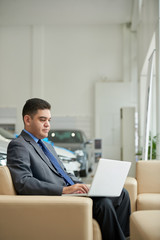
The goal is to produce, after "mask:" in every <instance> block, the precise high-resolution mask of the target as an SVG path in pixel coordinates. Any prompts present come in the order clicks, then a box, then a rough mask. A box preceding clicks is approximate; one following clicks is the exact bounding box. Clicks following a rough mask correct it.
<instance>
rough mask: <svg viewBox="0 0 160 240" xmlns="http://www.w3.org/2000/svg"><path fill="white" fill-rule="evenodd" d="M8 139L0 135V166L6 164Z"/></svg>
mask: <svg viewBox="0 0 160 240" xmlns="http://www.w3.org/2000/svg"><path fill="white" fill-rule="evenodd" d="M9 142H10V140H8V139H6V138H4V137H3V136H1V135H0V166H4V165H6V161H7V146H8V144H9Z"/></svg>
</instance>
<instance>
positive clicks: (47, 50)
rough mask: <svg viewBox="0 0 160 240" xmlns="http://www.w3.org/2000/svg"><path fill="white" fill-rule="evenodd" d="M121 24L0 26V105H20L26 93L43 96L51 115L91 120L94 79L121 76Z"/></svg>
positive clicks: (109, 78)
mask: <svg viewBox="0 0 160 240" xmlns="http://www.w3.org/2000/svg"><path fill="white" fill-rule="evenodd" d="M122 33H123V28H122V26H121V25H104V26H96V25H95V26H94V25H88V26H86V25H78V26H64V25H63V26H58V25H57V26H55V25H45V26H41V25H35V26H29V25H27V26H11V25H10V26H0V86H1V87H0V89H1V94H0V107H12V106H13V107H16V108H17V114H18V115H17V126H16V128H17V131H18V132H19V131H20V130H21V128H22V127H23V124H22V121H21V108H22V106H23V104H24V102H25V100H26V99H28V98H30V97H44V98H45V99H46V100H48V101H50V102H51V104H52V106H53V114H54V115H56V116H59V115H60V116H66V115H67V116H81V117H84V116H86V117H89V118H90V119H91V122H90V124H91V133H90V134H91V135H92V136H93V134H94V84H95V82H96V81H97V80H103V79H105V80H106V79H108V80H111V81H113V80H114V81H118V80H122V60H121V59H122V56H123V52H122Z"/></svg>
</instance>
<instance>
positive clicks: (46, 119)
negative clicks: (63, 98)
mask: <svg viewBox="0 0 160 240" xmlns="http://www.w3.org/2000/svg"><path fill="white" fill-rule="evenodd" d="M50 120H51V112H50V110H49V109H43V110H41V109H40V110H38V111H37V113H36V114H35V115H34V116H33V117H31V116H29V115H25V116H24V123H25V129H26V130H27V131H28V132H30V133H31V134H33V135H34V136H35V137H37V138H38V139H43V138H46V137H48V132H49V130H50Z"/></svg>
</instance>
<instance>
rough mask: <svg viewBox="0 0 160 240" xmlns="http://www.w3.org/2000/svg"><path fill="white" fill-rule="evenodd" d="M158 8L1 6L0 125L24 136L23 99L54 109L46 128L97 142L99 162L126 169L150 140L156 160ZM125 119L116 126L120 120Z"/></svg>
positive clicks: (122, 3)
mask: <svg viewBox="0 0 160 240" xmlns="http://www.w3.org/2000/svg"><path fill="white" fill-rule="evenodd" d="M159 29H160V22H159V1H158V0H93V1H90V0H87V1H86V0H85V1H84V0H81V1H78V0H76V1H75V0H67V1H66V0H53V1H50V0H32V1H25V0H24V1H21V0H16V1H12V0H0V125H1V126H3V127H6V128H8V129H9V130H12V131H15V132H16V133H17V134H18V133H20V131H21V130H22V129H23V121H22V117H21V110H22V107H23V105H24V102H25V101H26V100H27V99H28V98H32V97H40V98H44V99H46V100H48V101H49V102H50V103H51V105H52V116H53V118H52V122H51V127H52V128H73V129H82V130H83V131H85V133H86V135H87V136H88V137H89V138H91V139H101V140H102V157H104V158H111V159H122V160H129V161H132V163H133V164H132V166H133V173H131V175H134V171H135V169H134V167H135V160H136V152H141V151H142V150H143V146H144V128H145V126H146V118H145V116H146V102H147V93H148V79H150V75H149V74H150V71H149V67H150V60H149V59H150V57H151V56H153V55H154V56H153V59H152V60H153V64H152V65H153V73H152V76H153V78H152V93H153V94H152V101H151V111H150V116H151V118H150V132H151V134H152V136H157V152H156V154H157V156H156V158H157V159H160V146H159V145H160V140H159V136H160V111H159V109H160V97H159V96H160V94H159V92H160V79H159V76H160V66H159V61H160V53H159V45H160V39H159ZM122 115H123V116H124V117H122V118H121V116H122Z"/></svg>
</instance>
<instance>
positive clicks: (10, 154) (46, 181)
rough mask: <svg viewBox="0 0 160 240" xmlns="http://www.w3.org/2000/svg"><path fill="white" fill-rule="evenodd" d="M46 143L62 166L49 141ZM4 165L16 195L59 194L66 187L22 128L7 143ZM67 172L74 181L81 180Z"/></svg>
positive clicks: (38, 147) (41, 151)
mask: <svg viewBox="0 0 160 240" xmlns="http://www.w3.org/2000/svg"><path fill="white" fill-rule="evenodd" d="M45 144H46V145H47V147H48V148H49V150H50V151H51V152H52V154H53V155H54V156H55V157H56V159H57V160H58V162H59V163H60V165H61V167H62V168H63V169H65V168H64V166H63V164H62V162H61V161H60V159H59V158H58V156H57V154H56V152H55V150H54V148H53V147H52V146H51V144H48V143H45ZM7 166H8V167H9V169H10V172H11V176H12V180H13V184H14V187H15V190H16V192H17V194H22V195H61V194H62V190H63V187H64V186H66V183H65V181H64V179H63V178H62V177H61V176H60V174H59V173H58V172H57V171H56V169H55V168H54V166H53V165H52V163H51V162H50V160H49V159H48V158H47V157H46V155H45V154H44V152H43V150H42V149H41V148H40V146H39V145H38V144H37V143H36V142H35V141H34V140H33V139H32V137H31V136H29V135H28V134H27V133H26V132H24V131H22V132H21V134H20V135H19V137H18V138H16V139H13V140H12V141H11V142H10V144H9V146H8V150H7ZM68 175H69V176H70V177H71V178H72V180H73V181H74V182H75V183H79V182H80V181H79V180H78V179H77V178H76V177H75V176H74V175H73V174H68Z"/></svg>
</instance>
